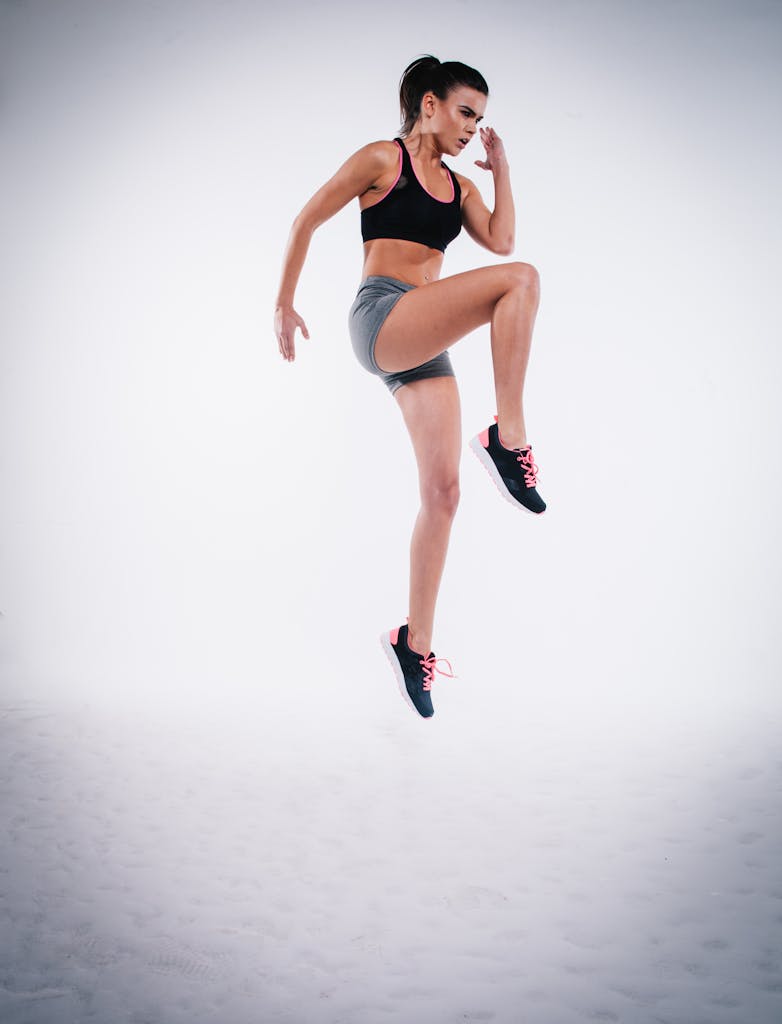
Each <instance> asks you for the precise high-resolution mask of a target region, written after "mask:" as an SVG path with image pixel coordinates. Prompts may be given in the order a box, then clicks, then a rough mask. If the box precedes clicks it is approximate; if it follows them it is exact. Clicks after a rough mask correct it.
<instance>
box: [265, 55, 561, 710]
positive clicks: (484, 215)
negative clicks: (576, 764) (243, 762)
mask: <svg viewBox="0 0 782 1024" xmlns="http://www.w3.org/2000/svg"><path fill="white" fill-rule="evenodd" d="M488 95H489V87H488V86H487V84H486V81H485V80H484V78H483V76H482V75H481V74H480V73H479V72H477V71H476V70H475V69H474V68H471V67H468V66H467V65H466V64H462V63H460V62H458V61H446V62H445V63H442V64H441V63H440V61H439V60H438V59H437V58H436V57H432V56H425V57H420V58H418V59H417V60H415V61H413V63H412V64H410V65H409V66H408V67H407V68H406V69H405V72H404V74H403V75H402V79H401V82H400V89H399V96H400V107H401V112H402V118H403V124H402V127H401V130H400V135H399V136H398V137H397V138H395V139H394V140H393V141H392V142H389V141H380V142H370V143H369V144H368V145H366V146H364V147H362V148H361V149H359V150H358V151H357V152H356V153H354V154H353V155H352V156H351V157H350V158H349V159H348V160H347V161H346V162H345V163H344V164H343V165H342V167H340V169H339V170H338V171H337V173H336V174H335V175H334V177H333V178H331V180H330V181H328V182H326V184H325V185H324V186H323V187H322V188H321V189H320V190H319V191H318V192H316V193H315V195H314V196H313V197H312V198H311V199H310V201H309V202H308V203H307V204H306V206H305V207H304V208H303V210H302V211H301V213H300V214H299V215H298V217H297V218H296V220H295V221H294V224H293V227H292V229H291V234H290V238H289V240H288V245H287V248H286V251H285V258H284V263H283V270H282V278H281V282H280V291H279V295H278V298H277V306H276V309H275V317H274V329H275V334H276V335H277V340H278V342H279V348H280V353H281V355H282V357H283V358H284V359H286V360H289V361H290V360H293V358H294V356H295V345H294V333H295V330H296V328H297V327H299V328H300V329H301V332H302V335H303V336H304V337H305V338H309V332H308V330H307V327H306V324H305V323H304V321H303V320H302V318H301V317H300V316H299V314H298V313H297V312H296V310H295V309H294V308H293V295H294V291H295V288H296V283H297V281H298V278H299V274H300V273H301V268H302V266H303V264H304V259H305V256H306V254H307V249H308V246H309V242H310V239H311V237H312V234H313V232H314V231H315V228H316V227H318V226H319V225H320V224H322V223H323V222H324V221H326V220H328V219H329V217H333V216H334V214H335V213H337V211H338V210H341V209H342V208H343V207H344V206H345V205H346V204H347V203H348V202H350V200H351V199H354V198H356V197H358V200H359V207H360V210H361V229H362V237H363V240H364V269H363V275H362V278H363V279H362V283H361V285H360V287H359V289H358V293H357V295H356V298H355V301H354V303H353V305H352V307H351V310H350V314H349V319H348V325H349V330H350V335H351V340H352V343H353V348H354V351H355V354H356V357H357V358H358V361H359V362H360V363H361V365H362V366H363V367H364V368H365V369H366V370H368V372H370V373H372V374H375V375H376V376H378V377H380V378H381V379H382V380H383V381H384V382H385V384H386V385H387V386H388V388H389V390H390V391H391V393H392V394H393V395H394V398H395V400H396V401H397V403H398V404H399V407H400V409H401V411H402V416H403V418H404V421H405V424H406V426H407V429H408V431H409V433H410V437H411V440H412V443H413V448H414V451H415V456H416V460H417V463H418V472H419V483H420V492H421V509H420V511H419V513H418V518H417V520H416V524H415V528H414V530H413V538H412V543H411V548H410V608H409V612H410V614H409V617H408V620H407V624H406V625H403V626H398V627H396V628H395V629H392V630H390V631H389V632H387V633H384V634H383V636H382V637H381V642H382V644H383V647H384V649H385V651H386V654H387V655H388V658H389V660H390V662H391V665H392V667H393V669H394V673H395V675H396V678H397V681H398V683H399V688H400V691H401V693H402V696H403V697H404V698H405V700H406V701H407V703H408V704H409V705H410V707H412V708H413V709H414V710H415V711H417V712H418V714H419V715H421V716H422V717H424V718H430V717H431V716H432V715H433V714H434V709H433V707H432V700H431V692H430V691H431V685H432V679H433V677H434V672H435V671H437V672H442V674H443V675H451V673H449V672H444V671H443V670H441V669H439V668H437V664H436V663H437V661H438V660H440V661H445V660H446V659H444V658H441V659H437V658H435V656H434V653H433V652H432V650H431V642H432V629H433V624H434V609H435V602H436V599H437V592H438V589H439V586H440V579H441V577H442V572H443V566H444V564H445V556H446V551H447V549H448V539H449V536H450V531H451V524H452V522H453V517H454V514H455V512H456V506H457V503H458V500H459V457H460V449H461V417H460V408H459V392H458V390H457V386H456V378H455V377H454V373H453V369H452V367H451V361H450V359H449V356H448V346H449V345H451V344H452V343H453V342H455V341H457V340H458V339H459V338H463V337H464V336H465V335H467V334H469V333H470V332H471V331H474V330H475V329H476V328H477V327H479V326H480V325H481V324H486V323H490V324H491V354H492V363H493V369H494V386H495V395H496V399H497V413H498V415H497V416H495V417H494V420H495V422H494V423H493V424H491V426H489V427H487V428H486V429H485V430H483V431H482V432H481V433H480V434H478V436H477V437H475V438H473V440H472V441H471V443H470V446H471V447H472V449H473V450H474V452H475V453H476V455H477V456H478V458H479V459H480V460H481V462H482V463H483V464H484V466H485V467H486V469H487V470H488V471H489V474H490V475H491V477H492V479H493V480H494V481H495V483H496V485H497V487H498V488H499V490H500V493H501V494H503V496H504V497H506V498H507V499H508V500H509V501H510V502H511V503H512V504H514V505H515V506H516V507H517V508H522V509H526V510H527V511H529V512H533V513H535V514H540V513H541V512H543V511H544V510H545V508H546V505H545V503H544V502H543V500H542V499H541V497H540V495H539V494H538V492H537V489H536V486H535V485H536V482H537V475H536V474H537V467H536V465H535V463H534V461H533V458H532V449H531V447H530V445H529V444H528V442H527V434H526V429H525V424H524V414H523V411H522V392H523V388H524V377H525V373H526V369H527V361H528V358H529V350H530V343H531V340H532V328H533V325H534V321H535V316H536V313H537V309H538V301H539V294H540V291H539V278H538V273H537V271H536V269H535V268H534V267H533V266H530V264H528V263H500V264H497V265H495V266H490V267H481V268H479V269H477V270H468V271H466V272H465V273H461V274H454V275H453V276H451V277H445V278H443V279H440V268H441V266H442V261H443V254H444V252H445V248H446V246H447V245H448V243H449V242H451V241H452V240H453V239H454V238H455V237H456V236H457V235H458V234H459V231H460V230H461V228H462V226H464V227H465V228H466V230H467V233H468V234H469V235H470V236H471V238H473V239H474V240H475V241H476V242H477V243H478V244H479V245H482V246H483V247H484V248H486V249H488V250H489V251H490V252H492V253H496V254H498V255H501V256H509V255H510V254H511V253H512V252H513V248H514V237H515V212H514V207H513V197H512V195H511V185H510V171H509V167H508V161H507V158H506V155H505V150H504V147H503V144H502V140H501V139H500V137H499V136H498V135H497V133H496V132H495V131H494V130H493V129H492V128H484V127H479V122H480V121H482V120H483V116H484V111H485V109H486V102H487V98H488ZM478 131H480V133H481V134H480V140H481V142H482V144H483V146H484V149H485V150H486V153H485V159H484V160H476V161H475V163H476V164H477V166H478V167H481V168H482V169H483V170H485V171H491V173H492V175H493V177H494V195H495V202H494V210H493V212H491V211H489V209H488V208H487V207H486V206H485V204H484V203H483V200H482V199H481V196H480V193H479V192H478V189H477V188H476V186H475V184H474V183H473V182H472V181H471V180H470V179H469V178H466V177H464V176H463V175H461V174H457V173H456V172H455V171H452V170H451V169H450V168H449V167H448V166H447V165H446V164H444V163H443V162H442V157H443V156H444V155H446V154H448V155H449V156H457V155H458V154H459V153H460V152H461V151H462V150H463V149H464V148H465V147H466V146H467V145H468V144H469V142H470V141H471V139H472V137H473V136H474V135H476V134H477V133H478ZM446 664H448V663H447V662H446ZM448 667H449V668H450V667H451V666H450V664H449V665H448ZM451 678H453V676H452V675H451Z"/></svg>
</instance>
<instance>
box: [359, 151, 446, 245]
mask: <svg viewBox="0 0 782 1024" xmlns="http://www.w3.org/2000/svg"><path fill="white" fill-rule="evenodd" d="M394 142H397V143H398V144H399V150H400V152H399V171H398V173H397V176H396V179H395V181H394V183H393V185H392V186H391V188H390V189H389V190H388V191H387V192H386V193H385V194H384V195H383V196H382V197H381V198H380V199H379V200H378V202H376V203H374V204H373V205H372V206H368V207H367V208H366V209H365V210H362V211H361V237H362V238H363V239H364V241H365V242H368V241H369V240H370V239H371V238H401V239H404V240H405V241H407V242H420V243H421V245H428V246H429V247H430V248H431V249H439V250H440V252H445V247H446V246H447V245H448V244H449V242H452V241H453V240H454V238H456V236H457V235H458V234H459V232H460V231H461V229H462V211H461V198H462V190H461V189H460V188H459V182H458V181H457V180H456V178H455V176H454V174H453V172H452V171H451V169H450V168H449V167H446V165H445V164H444V163H443V162H442V161H440V164H441V166H442V167H445V169H446V171H448V177H449V178H450V179H451V186H452V189H453V197H452V198H451V199H450V200H445V201H442V200H440V199H436V198H435V197H434V196H433V195H432V194H431V192H427V190H426V189H425V188H424V186H423V185H422V184H421V182H420V181H419V180H418V175H417V174H416V173H415V169H414V168H413V164H412V161H411V160H410V154H409V153H408V152H407V148H406V147H405V145H404V143H403V142H402V140H401V138H396V139H394Z"/></svg>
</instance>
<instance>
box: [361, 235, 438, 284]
mask: <svg viewBox="0 0 782 1024" xmlns="http://www.w3.org/2000/svg"><path fill="white" fill-rule="evenodd" d="M443 255H444V254H443V253H441V252H440V250H439V249H430V248H429V246H428V245H422V244H421V243H420V242H406V241H404V240H403V239H399V238H372V239H370V240H369V241H368V242H364V269H363V272H362V275H361V279H362V281H363V280H364V278H366V277H369V276H370V275H373V274H378V275H380V276H382V277H395V278H396V279H397V280H398V281H406V282H407V283H408V284H414V285H416V287H419V288H420V287H421V285H424V284H430V283H431V282H432V281H437V280H438V279H439V277H440V268H441V267H442V265H443Z"/></svg>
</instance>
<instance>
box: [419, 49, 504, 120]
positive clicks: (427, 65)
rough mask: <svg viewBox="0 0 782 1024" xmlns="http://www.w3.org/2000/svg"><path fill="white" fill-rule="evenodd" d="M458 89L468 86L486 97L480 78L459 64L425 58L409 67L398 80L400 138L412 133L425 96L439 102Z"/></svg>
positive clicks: (472, 69) (431, 57) (476, 72)
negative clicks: (429, 96) (432, 97)
mask: <svg viewBox="0 0 782 1024" xmlns="http://www.w3.org/2000/svg"><path fill="white" fill-rule="evenodd" d="M459 85H467V86H469V87H470V88H471V89H476V90H477V91H478V92H482V93H483V94H484V96H488V95H489V87H488V85H487V84H486V79H485V78H484V77H483V75H482V74H481V73H480V72H479V71H476V70H475V68H471V67H468V66H467V64H462V63H461V62H460V61H458V60H447V61H445V62H444V63H441V62H440V61H439V60H438V59H437V57H433V56H432V55H431V54H426V55H425V56H423V57H417V58H416V59H415V60H414V61H413V63H412V64H408V66H407V67H406V68H405V70H404V72H403V73H402V77H401V79H400V80H399V110H400V113H401V115H402V125H401V128H400V129H399V134H400V136H403V137H404V136H407V135H409V134H410V132H411V131H412V130H413V127H414V125H415V123H416V121H417V120H418V118H419V117H420V115H421V100H422V99H423V97H424V94H425V93H427V92H433V93H434V94H435V96H437V98H438V99H441V100H444V99H445V98H446V97H447V96H448V93H449V92H450V91H451V89H454V88H456V87H457V86H459Z"/></svg>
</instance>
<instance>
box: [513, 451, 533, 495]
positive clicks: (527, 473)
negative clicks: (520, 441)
mask: <svg viewBox="0 0 782 1024" xmlns="http://www.w3.org/2000/svg"><path fill="white" fill-rule="evenodd" d="M516 460H517V461H518V462H520V463H521V465H522V468H523V469H524V483H525V484H526V485H527V487H534V486H535V484H536V483H537V482H538V467H537V466H536V465H535V460H534V459H533V458H532V449H531V448H527V449H526V450H524V449H522V451H521V453H520V454H519V455H517V456H516Z"/></svg>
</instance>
